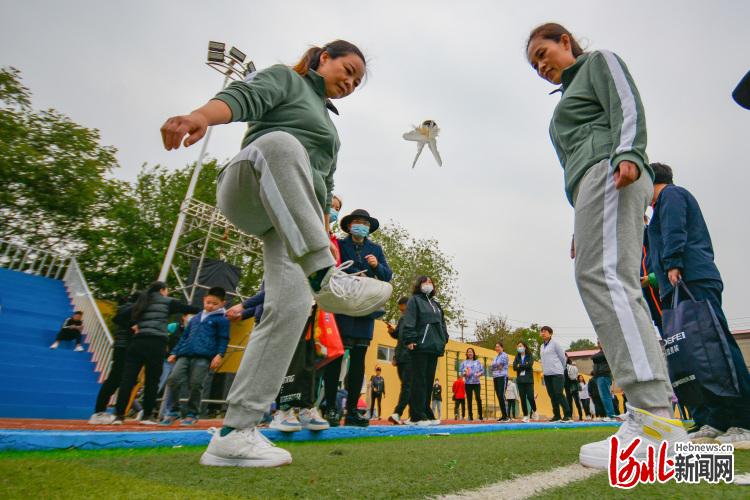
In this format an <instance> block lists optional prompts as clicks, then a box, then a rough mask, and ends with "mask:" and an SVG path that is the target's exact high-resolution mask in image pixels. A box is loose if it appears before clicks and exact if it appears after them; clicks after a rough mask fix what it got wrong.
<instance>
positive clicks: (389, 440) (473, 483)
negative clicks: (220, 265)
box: [0, 427, 750, 499]
mask: <svg viewBox="0 0 750 500" xmlns="http://www.w3.org/2000/svg"><path fill="white" fill-rule="evenodd" d="M610 433H611V429H608V428H606V427H603V428H590V429H544V430H519V431H515V430H508V431H503V432H493V433H483V434H463V435H449V436H407V437H385V438H364V439H349V440H339V441H326V442H318V443H284V444H283V446H284V447H285V448H287V449H289V450H290V451H291V452H292V454H293V455H294V462H293V463H292V465H290V466H286V467H281V468H278V469H260V470H259V469H243V468H237V469H235V468H208V467H201V466H200V465H198V458H199V456H200V454H201V453H202V452H203V449H204V448H203V447H184V448H183V447H177V448H159V449H153V448H151V449H147V448H144V449H137V450H129V449H124V450H98V451H76V450H65V451H52V452H4V453H0V491H3V492H4V493H3V495H2V496H3V498H29V497H32V498H94V497H97V498H98V497H101V495H102V491H103V486H104V485H106V491H107V498H128V499H137V498H163V499H166V498H180V499H183V498H184V499H189V498H217V499H224V498H227V499H228V498H425V497H430V498H435V497H441V496H445V495H455V494H457V493H462V495H461V496H460V497H455V496H454V497H453V498H594V497H596V498H597V499H602V498H620V497H623V496H624V495H630V494H637V495H638V498H657V497H658V498H687V497H688V495H689V496H690V498H692V499H698V498H722V499H724V498H747V497H748V495H750V486H738V485H724V484H722V485H708V484H705V483H703V484H700V485H677V484H668V485H658V486H638V487H637V488H636V489H635V490H630V491H620V490H615V489H613V488H610V487H609V485H608V484H607V476H606V473H604V472H597V471H592V470H589V469H583V468H581V467H580V466H578V465H577V458H578V449H579V447H580V446H581V445H582V444H584V443H587V442H590V441H593V440H596V439H603V438H606V437H607V436H608V435H609V434H610ZM353 464H356V472H354V470H355V469H354V466H353ZM735 472H736V474H742V473H747V472H750V452H742V451H738V452H736V453H735Z"/></svg>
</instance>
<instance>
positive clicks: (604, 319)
mask: <svg viewBox="0 0 750 500" xmlns="http://www.w3.org/2000/svg"><path fill="white" fill-rule="evenodd" d="M526 48H527V56H528V59H529V62H530V63H531V65H532V67H533V68H534V69H535V70H536V71H537V73H538V75H539V76H540V77H541V78H543V79H545V80H547V81H549V82H550V83H552V84H555V85H560V87H559V90H560V91H561V94H562V96H561V98H560V102H559V103H558V105H557V107H556V108H555V111H554V113H553V115H552V121H551V123H550V136H551V138H552V143H553V144H554V146H555V150H556V151H557V155H558V157H559V159H560V163H561V164H562V167H563V169H564V176H565V191H566V194H567V196H568V200H569V201H570V203H571V204H572V205H573V207H574V210H575V235H574V242H575V246H574V248H575V254H574V255H575V276H576V283H577V285H578V290H579V292H580V294H581V298H582V300H583V303H584V306H585V308H586V311H587V313H588V315H589V317H590V319H591V323H592V324H593V325H594V328H595V329H596V333H597V336H598V337H599V339H600V340H601V343H602V345H603V346H604V350H605V351H606V352H607V355H608V357H610V358H611V359H612V360H614V362H613V363H612V371H613V373H614V375H615V378H616V379H617V382H618V384H619V385H620V386H621V387H622V388H623V389H624V390H625V392H626V393H627V395H628V400H629V401H630V402H631V404H632V405H633V406H632V407H630V409H629V411H628V420H627V421H626V422H625V424H624V425H623V426H621V428H620V430H619V431H618V437H619V438H620V440H621V441H622V442H626V443H627V442H630V441H631V440H632V439H633V438H635V437H640V438H641V439H642V443H643V444H642V445H641V446H640V447H639V448H638V450H637V454H638V455H639V457H641V456H642V457H645V456H646V453H647V446H646V444H647V443H649V444H652V445H656V446H658V444H659V442H660V441H662V440H669V441H670V442H671V441H676V440H677V441H679V440H686V439H687V435H686V434H685V430H684V429H683V428H682V426H681V425H680V424H679V423H678V422H675V421H672V420H670V417H671V414H670V411H669V397H670V394H671V391H670V384H669V379H668V376H667V369H666V365H665V362H664V357H663V355H662V353H661V349H660V347H659V343H658V342H657V339H656V336H655V335H654V327H653V324H652V323H651V319H650V316H649V312H648V309H647V307H646V304H645V302H644V300H643V296H642V294H641V289H640V277H639V264H640V258H641V244H642V238H643V214H644V212H645V210H646V207H647V206H648V204H649V201H650V200H651V197H652V193H653V181H652V179H653V172H652V171H651V169H650V167H649V164H648V158H647V156H646V119H645V115H644V112H643V105H642V104H641V100H640V96H639V94H638V89H637V88H636V86H635V83H634V82H633V78H632V77H631V76H630V73H629V72H628V69H627V67H626V66H625V63H624V62H623V61H622V60H621V59H620V58H619V57H618V56H617V55H615V54H613V53H612V52H609V51H606V50H598V51H594V52H584V51H583V50H582V49H581V47H580V46H579V45H578V42H576V40H575V38H573V35H571V33H570V32H569V31H568V30H567V29H565V28H564V27H563V26H560V25H559V24H556V23H548V24H544V25H542V26H539V27H537V28H536V29H534V30H533V31H532V32H531V34H530V35H529V39H528V43H527V45H526ZM657 420H658V422H656V421H657ZM654 424H655V425H654ZM647 427H652V428H655V429H659V431H658V432H650V433H647V432H646V428H647ZM608 456H609V441H608V440H604V441H601V442H598V443H591V444H588V445H585V446H583V447H582V448H581V452H580V460H581V464H582V465H585V466H589V467H594V468H600V469H606V467H607V463H608Z"/></svg>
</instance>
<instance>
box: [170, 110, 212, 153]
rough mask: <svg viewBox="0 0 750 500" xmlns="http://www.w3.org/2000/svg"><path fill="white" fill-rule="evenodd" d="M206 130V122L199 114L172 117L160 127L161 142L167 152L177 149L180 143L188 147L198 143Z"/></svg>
mask: <svg viewBox="0 0 750 500" xmlns="http://www.w3.org/2000/svg"><path fill="white" fill-rule="evenodd" d="M207 129H208V120H207V119H206V117H205V116H204V115H202V114H201V113H191V114H189V115H182V116H173V117H172V118H169V119H167V121H166V122H164V125H162V126H161V140H162V141H163V142H164V148H165V149H167V151H170V150H172V149H177V148H179V147H180V143H182V144H183V145H184V146H185V147H189V146H192V145H193V144H195V143H196V142H198V141H200V140H201V139H202V138H203V136H204V135H206V130H207ZM186 135H187V138H185V136H186ZM183 138H185V140H184V141H183Z"/></svg>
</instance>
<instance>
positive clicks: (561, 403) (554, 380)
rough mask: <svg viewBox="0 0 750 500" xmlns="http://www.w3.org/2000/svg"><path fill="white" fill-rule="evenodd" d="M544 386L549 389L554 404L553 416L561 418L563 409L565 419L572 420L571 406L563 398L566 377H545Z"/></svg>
mask: <svg viewBox="0 0 750 500" xmlns="http://www.w3.org/2000/svg"><path fill="white" fill-rule="evenodd" d="M544 385H545V387H547V394H548V395H549V399H550V401H551V402H552V416H553V417H554V418H556V419H559V418H560V408H561V407H562V411H563V418H570V415H571V412H570V406H568V402H567V401H566V400H565V396H563V385H565V376H564V375H545V376H544Z"/></svg>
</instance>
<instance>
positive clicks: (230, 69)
mask: <svg viewBox="0 0 750 500" xmlns="http://www.w3.org/2000/svg"><path fill="white" fill-rule="evenodd" d="M225 48H226V44H225V43H223V42H208V56H207V59H206V65H208V66H209V67H211V68H212V69H215V70H216V71H218V72H220V73H221V74H223V75H224V82H223V83H222V85H221V89H222V90H223V89H224V87H226V86H227V84H228V83H229V80H230V79H231V80H242V79H244V78H245V76H246V75H247V74H249V73H252V72H254V71H255V64H253V62H252V61H249V62H248V63H246V64H245V63H244V61H245V58H246V56H245V53H244V52H242V51H241V50H240V49H238V48H237V47H232V48H231V49H229V53H226V51H225ZM212 129H213V127H208V130H207V131H206V137H205V138H204V139H203V145H202V146H201V150H200V154H199V155H198V163H197V164H196V165H195V168H194V169H193V175H192V177H190V184H188V188H187V191H186V192H185V198H184V199H183V200H182V204H181V206H180V213H179V215H178V217H177V224H176V225H175V227H174V232H172V239H171V240H170V242H169V247H168V248H167V254H166V255H165V256H164V263H163V264H162V266H161V272H159V281H166V280H167V276H168V275H169V269H170V267H171V266H172V260H173V259H174V254H175V250H176V249H177V242H178V240H179V238H180V235H181V234H182V231H183V229H184V226H185V217H186V216H187V212H188V208H189V205H190V200H191V199H192V198H193V193H194V192H195V185H196V184H197V183H198V176H199V175H200V173H201V169H202V168H203V159H204V157H205V156H206V149H207V147H208V141H209V140H210V139H211V130H212ZM191 295H192V294H191Z"/></svg>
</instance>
